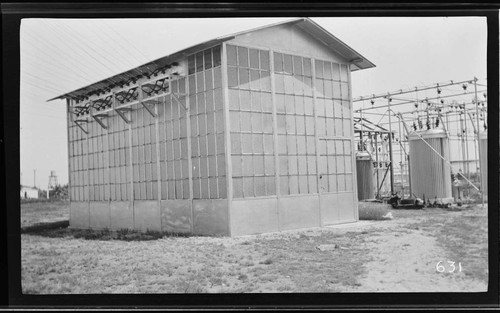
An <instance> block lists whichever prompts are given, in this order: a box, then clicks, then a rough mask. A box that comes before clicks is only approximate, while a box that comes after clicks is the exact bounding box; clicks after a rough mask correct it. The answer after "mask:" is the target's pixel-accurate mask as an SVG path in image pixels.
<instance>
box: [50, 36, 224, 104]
mask: <svg viewBox="0 0 500 313" xmlns="http://www.w3.org/2000/svg"><path fill="white" fill-rule="evenodd" d="M232 38H234V37H233V36H227V37H223V38H217V39H213V40H209V41H206V42H203V43H200V44H197V45H195V46H191V47H189V48H186V49H184V50H181V51H178V52H176V53H173V54H171V55H168V56H165V57H161V58H159V59H156V60H154V61H151V62H148V63H146V64H143V65H140V66H138V67H135V68H133V69H131V70H128V71H126V72H123V73H120V74H117V75H114V76H111V77H109V78H106V79H103V80H100V81H98V82H96V83H93V84H91V85H88V86H85V87H82V88H79V89H77V90H74V91H71V92H68V93H65V94H63V95H60V96H57V97H55V98H52V99H49V100H47V102H48V101H52V100H56V99H65V98H78V97H83V96H84V95H87V94H88V93H90V92H94V91H96V90H103V89H107V88H109V86H110V85H117V84H118V85H119V84H120V83H123V82H126V81H127V80H129V79H133V78H134V77H137V76H139V75H145V74H148V73H151V72H152V71H154V70H155V69H156V68H161V67H163V66H166V65H168V64H170V63H172V62H175V61H177V60H179V59H181V58H184V57H185V56H187V55H188V54H191V53H193V52H197V51H199V50H203V49H206V48H209V47H212V46H215V45H217V44H220V43H221V42H223V41H226V40H230V39H232Z"/></svg>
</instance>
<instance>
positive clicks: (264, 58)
mask: <svg viewBox="0 0 500 313" xmlns="http://www.w3.org/2000/svg"><path fill="white" fill-rule="evenodd" d="M260 68H261V69H263V70H269V52H268V51H264V50H260Z"/></svg>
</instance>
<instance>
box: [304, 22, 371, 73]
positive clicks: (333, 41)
mask: <svg viewBox="0 0 500 313" xmlns="http://www.w3.org/2000/svg"><path fill="white" fill-rule="evenodd" d="M297 26H298V27H300V28H301V29H303V30H304V31H305V32H307V33H308V34H310V35H311V36H313V37H314V38H316V39H318V40H319V41H321V42H322V43H323V44H324V45H326V46H327V47H328V48H329V49H330V50H333V51H335V52H337V53H338V54H340V55H341V56H342V57H344V58H346V59H347V60H348V61H349V63H351V71H357V70H364V69H368V68H372V67H375V64H373V63H372V62H370V61H369V60H368V59H367V58H365V57H364V56H362V55H361V54H359V53H358V52H356V51H355V50H354V49H352V48H351V47H349V46H348V45H346V44H345V43H344V42H342V41H341V40H340V39H338V38H337V37H335V36H333V35H332V34H331V33H330V32H328V31H327V30H325V29H324V28H323V27H321V26H319V25H318V24H316V23H315V22H313V21H312V20H310V19H303V21H301V22H300V23H297Z"/></svg>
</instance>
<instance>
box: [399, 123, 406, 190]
mask: <svg viewBox="0 0 500 313" xmlns="http://www.w3.org/2000/svg"><path fill="white" fill-rule="evenodd" d="M398 132H399V162H400V163H399V174H400V177H401V198H402V199H404V198H405V180H404V173H403V172H404V171H403V169H404V162H403V148H402V147H403V142H402V141H401V120H399V119H398Z"/></svg>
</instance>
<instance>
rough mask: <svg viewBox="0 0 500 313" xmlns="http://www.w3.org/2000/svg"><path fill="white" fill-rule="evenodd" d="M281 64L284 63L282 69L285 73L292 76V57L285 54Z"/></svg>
mask: <svg viewBox="0 0 500 313" xmlns="http://www.w3.org/2000/svg"><path fill="white" fill-rule="evenodd" d="M283 59H284V60H283V61H284V62H283V63H284V69H285V73H287V74H293V62H292V56H291V55H289V54H285V55H284V56H283Z"/></svg>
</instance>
